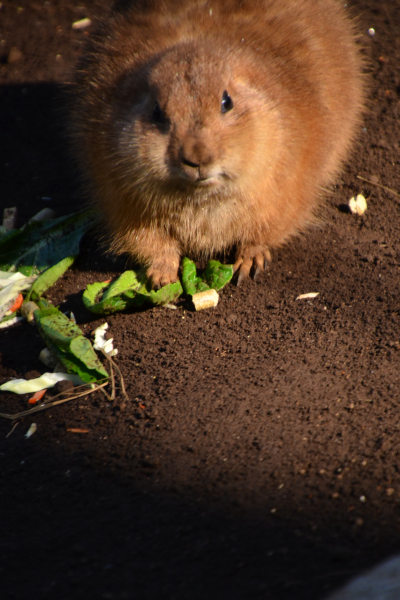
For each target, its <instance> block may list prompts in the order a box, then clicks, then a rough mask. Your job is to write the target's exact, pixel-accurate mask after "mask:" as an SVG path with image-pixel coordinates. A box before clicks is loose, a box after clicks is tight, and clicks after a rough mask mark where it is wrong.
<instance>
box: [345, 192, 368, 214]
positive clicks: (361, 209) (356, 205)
mask: <svg viewBox="0 0 400 600" xmlns="http://www.w3.org/2000/svg"><path fill="white" fill-rule="evenodd" d="M367 208H368V206H367V201H366V199H365V198H364V196H363V195H362V194H358V195H357V196H356V197H354V196H353V198H350V200H349V209H350V212H351V213H352V214H353V215H359V216H361V215H363V214H364V213H365V211H366V210H367Z"/></svg>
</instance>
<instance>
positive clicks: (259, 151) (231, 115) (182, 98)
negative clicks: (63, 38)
mask: <svg viewBox="0 0 400 600" xmlns="http://www.w3.org/2000/svg"><path fill="white" fill-rule="evenodd" d="M242 65H243V61H242V60H241V57H240V56H238V55H235V56H232V55H229V54H228V53H224V52H221V51H220V49H215V48H208V47H206V44H205V45H204V46H200V45H199V43H198V42H197V43H196V46H194V45H192V44H190V43H181V44H179V45H178V46H176V47H175V48H172V49H170V50H168V51H166V52H164V53H163V54H162V55H161V56H156V58H155V59H153V60H152V61H151V63H150V64H145V65H143V66H142V67H141V68H140V70H139V71H138V70H135V72H134V73H128V74H127V75H125V79H124V80H123V81H122V84H121V86H120V88H119V94H118V99H117V101H116V104H115V110H114V112H115V120H114V122H115V127H116V128H117V131H115V133H116V138H115V133H114V139H118V154H119V156H120V157H121V159H122V163H123V164H124V165H125V168H126V166H128V165H129V164H130V172H131V173H134V175H135V182H134V183H135V185H137V183H138V182H139V183H140V184H141V185H142V186H143V189H149V190H150V189H151V190H153V191H154V187H155V186H158V187H159V191H160V192H162V193H164V194H172V195H174V197H176V196H177V195H178V196H179V195H182V197H185V198H190V199H192V200H193V199H198V200H200V201H202V200H204V199H205V198H210V197H214V196H215V195H221V194H222V195H229V194H231V192H232V186H234V187H235V189H236V190H237V188H238V187H239V188H242V189H248V187H249V185H250V181H251V178H252V177H254V174H255V172H256V171H257V169H258V167H259V166H260V168H262V169H263V171H264V173H265V170H266V168H268V152H269V153H270V155H271V161H272V157H273V152H274V143H273V141H274V135H275V131H274V128H273V124H274V120H273V119H271V115H270V113H271V110H273V109H272V107H271V106H270V105H268V102H267V101H266V99H265V97H264V94H262V92H260V91H259V90H257V89H256V88H255V86H252V85H251V80H250V79H249V77H248V74H249V71H251V68H250V67H249V66H248V65H249V61H247V69H246V71H244V72H243V68H242ZM263 115H268V117H267V119H265V118H264V119H263ZM261 121H263V123H262V126H261V127H260V122H261ZM269 121H271V123H272V124H271V127H270V128H269V127H268V122H269Z"/></svg>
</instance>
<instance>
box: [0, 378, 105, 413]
mask: <svg viewBox="0 0 400 600" xmlns="http://www.w3.org/2000/svg"><path fill="white" fill-rule="evenodd" d="M106 385H108V381H106V382H104V383H102V384H100V385H95V387H93V388H92V389H90V390H87V389H86V390H84V391H82V392H81V393H80V394H75V393H73V394H72V395H71V396H68V397H67V398H62V399H61V400H52V401H51V402H46V403H43V404H40V405H39V406H34V407H33V408H30V409H29V410H24V411H22V412H20V413H16V414H13V415H12V414H7V413H0V417H3V419H10V420H11V421H15V419H19V418H21V417H26V416H28V415H31V414H33V413H36V412H40V411H42V410H46V409H47V408H52V407H53V406H58V405H59V404H64V403H65V402H70V401H71V400H75V399H76V398H82V396H88V395H89V394H93V392H97V391H98V390H100V389H101V388H103V387H105V386H106ZM87 386H88V384H84V385H80V386H77V389H80V388H83V387H85V388H87ZM59 396H65V392H61V393H60V394H57V396H54V398H58V397H59Z"/></svg>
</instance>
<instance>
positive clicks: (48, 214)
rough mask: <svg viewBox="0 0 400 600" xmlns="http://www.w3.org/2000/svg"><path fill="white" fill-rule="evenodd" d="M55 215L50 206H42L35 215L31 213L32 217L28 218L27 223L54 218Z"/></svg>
mask: <svg viewBox="0 0 400 600" xmlns="http://www.w3.org/2000/svg"><path fill="white" fill-rule="evenodd" d="M55 216H56V213H55V211H54V210H53V209H52V208H42V210H40V211H39V212H38V213H36V215H33V217H32V219H29V221H28V223H37V222H38V221H48V220H49V219H54V217H55Z"/></svg>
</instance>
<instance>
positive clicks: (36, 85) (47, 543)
mask: <svg viewBox="0 0 400 600" xmlns="http://www.w3.org/2000/svg"><path fill="white" fill-rule="evenodd" d="M353 4H354V6H355V8H356V11H357V12H358V13H359V14H360V24H359V30H360V35H361V41H362V44H363V46H364V51H365V53H366V54H367V56H368V59H369V64H370V67H369V69H368V71H369V72H370V79H369V84H368V86H369V90H370V102H369V106H368V112H367V114H366V116H365V122H364V128H363V129H362V131H361V133H360V141H359V145H358V147H357V148H356V150H355V152H354V154H353V156H352V158H351V160H350V162H349V163H348V164H347V166H346V168H345V170H344V172H343V174H342V177H341V180H340V181H339V182H338V185H337V186H336V187H334V188H333V189H332V193H331V194H329V197H328V200H327V205H326V208H325V210H324V223H323V225H322V226H321V227H320V228H319V229H315V230H313V231H311V232H310V233H309V234H308V235H307V236H305V237H304V238H301V239H298V240H295V241H293V242H292V243H291V244H290V245H288V246H287V247H285V248H284V249H282V250H280V251H279V252H276V253H275V255H274V261H273V263H272V264H271V266H270V268H269V270H268V271H267V272H266V273H265V274H264V275H263V276H261V277H260V279H259V280H258V281H257V282H253V281H248V282H246V283H245V284H243V285H242V286H241V287H239V288H237V287H235V285H233V284H230V285H228V286H227V287H226V288H225V289H224V290H223V292H222V293H221V295H220V302H219V305H218V306H217V308H215V309H213V310H208V311H204V312H200V313H194V312H193V311H192V310H191V309H190V307H189V305H187V304H184V303H181V304H180V305H179V306H178V309H177V310H175V311H173V310H169V309H167V308H155V309H151V310H145V311H142V312H135V313H131V314H116V315H114V316H112V317H110V318H109V319H108V322H109V325H110V330H111V333H112V335H113V336H114V340H115V344H116V346H117V348H118V349H119V355H118V364H119V366H120V368H121V370H122V373H123V375H124V377H125V381H126V384H127V390H128V394H129V402H127V406H126V407H125V408H124V409H121V406H120V401H119V400H120V398H119V400H118V402H116V403H110V402H108V401H107V400H106V399H105V398H104V397H103V396H102V395H100V394H98V395H93V396H91V397H88V398H86V399H83V400H81V401H79V400H77V401H74V402H72V403H68V404H65V405H63V406H61V407H57V408H54V409H52V410H48V411H45V412H43V413H39V414H37V415H35V417H34V418H33V417H31V418H25V419H22V420H20V421H19V423H18V426H17V427H16V428H15V429H14V431H12V433H11V434H10V432H11V429H12V424H11V423H10V422H9V421H7V420H4V419H3V420H1V421H0V461H1V462H0V465H1V466H0V473H1V486H0V514H1V536H0V581H1V589H2V598H4V599H18V600H20V599H24V598H28V597H32V596H33V597H35V598H57V599H58V600H64V599H68V600H69V599H74V600H78V599H80V598H82V599H83V598H85V599H87V598H105V599H113V598H115V599H119V598H140V599H153V598H166V599H170V600H172V599H173V600H175V599H176V600H178V599H179V600H181V599H189V598H190V599H194V600H196V599H199V600H200V599H204V598H216V599H228V598H229V599H230V600H234V599H247V598H262V599H273V600H289V599H291V600H292V599H294V598H295V599H296V600H321V599H322V598H323V597H324V596H325V595H326V594H327V593H328V592H329V591H331V590H334V589H336V588H337V587H339V586H340V585H341V584H342V583H343V582H344V581H345V580H347V579H348V578H350V577H351V576H353V575H355V574H357V573H359V572H360V571H362V570H363V569H365V568H368V567H369V566H370V565H372V564H374V563H376V562H377V561H378V560H380V559H383V558H385V557H387V556H389V555H390V554H393V553H396V552H399V551H400V527H399V526H400V435H399V425H400V416H399V413H400V411H399V408H398V405H399V388H400V279H399V275H400V240H399V217H400V196H399V192H400V177H399V174H400V145H399V140H400V120H399V117H400V70H399V64H400V35H399V23H400V1H399V0H390V1H387V2H384V1H382V0H380V1H378V0H359V1H357V2H355V3H353ZM108 5H109V2H107V1H105V0H104V1H103V2H101V1H97V2H91V1H89V0H82V1H80V2H79V3H77V2H72V3H68V2H62V0H52V1H48V2H43V0H38V1H35V2H33V1H32V0H18V2H16V0H5V1H3V2H2V3H0V7H1V8H0V79H1V87H0V101H1V111H0V130H1V144H0V165H1V172H0V186H1V190H0V204H1V206H2V208H4V207H6V206H17V207H18V210H19V225H22V224H23V223H24V222H25V221H26V220H27V219H28V218H29V217H31V216H32V215H34V214H35V213H36V212H38V211H39V210H40V209H41V208H43V207H45V206H50V207H52V208H54V209H55V210H56V212H57V214H58V215H61V214H68V213H71V212H73V211H75V210H77V209H79V208H80V207H81V206H82V202H83V199H82V196H81V194H80V192H79V181H78V176H77V173H76V170H75V167H74V165H73V163H72V162H71V161H70V160H69V158H68V152H67V145H66V136H65V125H64V118H63V103H64V101H63V93H62V90H61V88H60V83H62V82H66V81H68V80H69V78H70V72H71V69H72V67H73V64H74V62H75V60H76V58H77V56H78V54H79V51H80V48H81V46H82V44H83V43H84V40H85V39H86V37H87V31H88V30H78V31H77V30H73V29H72V27H71V24H72V23H73V22H74V21H77V20H78V19H81V18H83V17H93V16H94V15H95V14H99V13H101V12H102V11H104V10H105V7H107V6H108ZM369 28H374V29H375V35H374V36H370V35H368V33H367V32H368V29H369ZM358 176H361V177H363V178H365V179H368V180H369V181H370V182H372V183H367V182H365V181H363V180H362V179H359V178H358ZM388 188H389V189H388ZM391 190H392V191H391ZM395 191H396V192H397V193H395ZM356 193H363V194H364V195H365V196H366V197H367V199H368V211H367V213H366V214H365V216H363V217H356V216H353V215H351V214H349V213H347V212H345V211H344V210H343V206H342V205H343V204H345V203H346V202H347V201H348V199H349V198H350V197H351V196H353V195H354V194H356ZM124 269H125V262H124V260H122V259H119V260H117V261H115V260H113V259H112V258H110V257H107V256H104V254H102V252H101V250H100V249H99V247H98V245H97V244H96V240H95V237H94V236H88V237H87V238H86V239H85V241H84V243H83V248H82V255H81V257H80V258H79V260H78V262H77V263H76V266H75V267H74V268H73V269H72V270H71V271H69V272H68V273H67V274H66V275H65V276H64V277H63V279H62V280H61V281H60V282H59V283H58V284H57V285H56V286H55V287H54V289H53V290H51V293H49V297H50V299H51V300H52V301H53V302H54V303H55V304H58V305H60V306H61V308H62V309H63V310H73V312H74V313H75V316H76V318H77V321H78V323H79V324H80V325H81V326H82V327H83V329H84V331H85V332H89V331H90V330H91V329H93V328H94V327H95V326H97V325H98V324H100V323H101V322H103V319H100V320H97V321H94V320H93V318H92V317H91V316H90V315H89V314H88V313H87V312H86V311H85V309H84V308H83V306H82V302H81V295H82V290H83V289H84V288H85V287H86V285H87V284H88V283H91V282H94V281H100V280H103V279H106V278H109V277H114V276H115V275H116V274H117V273H119V272H121V271H123V270H124ZM305 292H319V296H318V297H317V298H315V299H314V300H312V301H310V300H306V301H304V300H303V301H299V300H296V298H297V296H298V295H299V294H302V293H305ZM0 348H1V362H0V373H1V380H0V381H1V382H2V381H5V380H7V379H9V378H10V377H17V376H18V377H21V376H24V374H25V373H26V372H28V371H31V370H40V371H43V367H42V365H41V363H40V362H39V361H38V358H37V357H38V354H39V351H40V350H41V349H42V342H41V340H40V338H39V336H38V334H37V333H36V332H35V330H34V328H30V327H29V326H28V325H27V324H24V323H23V324H18V325H17V326H15V327H13V328H10V329H8V330H3V331H2V333H1V334H0ZM26 406H27V405H26V398H21V397H15V396H14V395H11V394H2V395H1V398H0V412H6V411H7V412H11V411H13V412H14V411H15V412H16V411H19V410H24V408H26ZM32 422H35V423H36V424H37V431H36V433H35V434H34V435H33V436H32V437H31V438H30V439H25V433H26V431H27V430H28V428H29V427H30V425H31V423H32ZM74 428H75V429H76V428H78V429H83V430H87V433H74V432H71V431H69V430H70V429H74ZM8 434H10V435H8Z"/></svg>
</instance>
